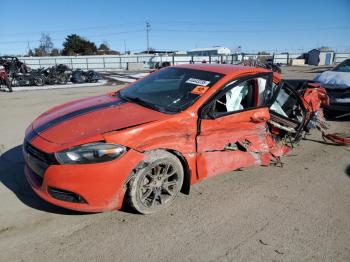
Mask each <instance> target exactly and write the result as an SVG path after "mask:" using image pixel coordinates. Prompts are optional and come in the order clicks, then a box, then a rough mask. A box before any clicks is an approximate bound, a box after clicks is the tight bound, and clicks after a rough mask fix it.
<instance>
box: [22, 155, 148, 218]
mask: <svg viewBox="0 0 350 262" xmlns="http://www.w3.org/2000/svg"><path fill="white" fill-rule="evenodd" d="M32 157H33V156H30V158H32ZM34 158H35V157H34ZM143 158H144V155H143V154H142V153H139V152H137V151H135V150H132V149H130V150H129V151H128V152H127V153H126V154H124V155H123V156H122V157H121V158H119V159H116V160H113V161H109V162H104V163H97V164H84V165H58V164H54V165H48V166H47V168H46V169H45V170H44V171H43V172H42V174H40V172H38V170H35V171H34V170H33V168H31V167H33V164H32V163H31V162H30V160H29V159H28V156H26V157H25V161H26V165H25V170H24V171H25V176H26V178H27V180H28V182H29V184H30V185H31V187H32V188H33V190H34V191H35V193H36V194H37V195H39V196H40V197H41V198H42V199H44V200H46V201H47V202H50V203H52V204H54V205H57V206H61V207H64V208H68V209H73V210H78V211H84V212H102V211H108V210H114V209H120V208H121V206H122V204H123V199H124V193H125V188H124V185H125V182H126V180H127V178H128V176H129V174H131V172H132V170H133V169H134V167H135V166H136V165H137V164H138V163H139V162H140V161H142V160H143ZM30 166H31V167H30ZM34 169H35V168H34ZM52 189H54V190H56V192H57V190H59V191H60V192H63V193H64V192H69V193H71V197H70V198H69V197H68V198H62V197H57V194H53V192H54V191H52ZM72 195H73V196H74V195H75V196H77V197H76V199H75V200H76V201H73V200H74V198H72ZM62 199H64V200H62Z"/></svg>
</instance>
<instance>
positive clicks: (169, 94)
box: [119, 67, 223, 113]
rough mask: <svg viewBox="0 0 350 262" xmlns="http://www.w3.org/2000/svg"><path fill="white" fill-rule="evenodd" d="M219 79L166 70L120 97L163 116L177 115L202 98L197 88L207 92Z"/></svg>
mask: <svg viewBox="0 0 350 262" xmlns="http://www.w3.org/2000/svg"><path fill="white" fill-rule="evenodd" d="M222 77H223V75H222V74H219V73H215V72H208V71H202V70H194V69H187V68H177V67H168V68H165V69H162V70H159V71H158V72H155V73H153V74H151V75H149V76H147V77H145V78H143V79H141V80H140V81H137V82H135V83H134V84H132V85H131V86H129V87H127V88H125V89H123V90H122V91H120V93H119V95H120V96H121V98H122V99H125V100H127V101H131V102H135V103H139V104H141V105H143V106H146V107H150V108H152V109H155V110H158V111H161V112H164V113H174V112H180V111H183V110H185V109H186V108H187V107H189V106H190V105H192V104H193V103H194V102H195V101H196V100H197V99H198V98H199V97H200V96H201V94H202V93H201V92H196V90H197V89H198V87H203V88H202V89H205V90H206V89H209V88H211V87H212V86H213V85H214V84H215V83H216V82H217V81H219V80H220V79H221V78H222Z"/></svg>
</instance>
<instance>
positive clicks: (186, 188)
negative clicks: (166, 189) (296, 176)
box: [165, 149, 191, 195]
mask: <svg viewBox="0 0 350 262" xmlns="http://www.w3.org/2000/svg"><path fill="white" fill-rule="evenodd" d="M165 150H166V151H168V152H169V153H171V154H173V155H175V156H176V157H177V158H178V159H179V160H180V162H181V164H182V167H183V169H184V181H183V184H182V188H181V193H183V194H186V195H188V194H189V193H190V188H191V170H190V167H189V166H188V163H187V160H186V158H185V157H184V156H183V155H182V154H181V153H180V152H178V151H175V150H170V149H165Z"/></svg>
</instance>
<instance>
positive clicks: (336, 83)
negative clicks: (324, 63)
mask: <svg viewBox="0 0 350 262" xmlns="http://www.w3.org/2000/svg"><path fill="white" fill-rule="evenodd" d="M315 81H317V82H319V83H320V84H321V85H322V86H324V87H325V88H326V90H327V94H328V96H329V98H330V105H329V106H327V107H326V108H325V109H324V111H325V114H327V115H328V116H330V117H332V116H336V118H341V117H346V116H350V59H346V60H344V61H343V62H341V63H340V64H338V65H337V66H335V67H334V68H333V69H332V70H330V71H325V72H323V73H321V74H320V75H318V76H317V77H316V78H315Z"/></svg>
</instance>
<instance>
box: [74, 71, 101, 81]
mask: <svg viewBox="0 0 350 262" xmlns="http://www.w3.org/2000/svg"><path fill="white" fill-rule="evenodd" d="M100 79H102V78H101V76H100V74H99V73H97V72H96V71H94V70H89V71H83V70H81V69H76V70H74V71H73V72H72V77H71V79H70V80H71V81H72V83H75V84H78V83H96V82H98V80H100Z"/></svg>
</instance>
